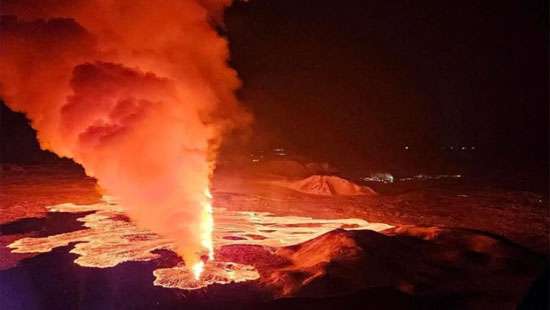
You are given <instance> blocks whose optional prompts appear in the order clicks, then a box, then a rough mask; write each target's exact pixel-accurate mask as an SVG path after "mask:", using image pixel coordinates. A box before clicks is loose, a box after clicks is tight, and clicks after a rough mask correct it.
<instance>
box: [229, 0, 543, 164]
mask: <svg viewBox="0 0 550 310" xmlns="http://www.w3.org/2000/svg"><path fill="white" fill-rule="evenodd" d="M504 2H505V3H504ZM547 12H548V9H547V7H545V2H543V1H540V2H536V1H503V3H499V4H498V6H495V5H494V3H493V2H490V1H470V2H468V1H422V2H418V1H338V2H336V1H332V2H329V1H293V0H277V1H250V2H246V3H237V4H236V5H234V7H233V8H232V9H230V10H229V11H228V12H227V14H226V24H227V29H228V33H229V38H230V42H231V49H232V64H233V65H234V66H235V67H236V69H237V70H238V72H239V73H240V76H241V78H242V79H243V81H244V88H243V89H242V92H241V97H242V99H243V101H244V102H245V104H246V105H247V106H249V107H250V108H251V110H252V111H254V113H255V115H256V119H257V120H256V130H255V133H256V134H257V140H256V141H257V142H258V143H259V142H260V141H271V142H272V143H275V144H277V143H279V144H281V145H286V146H289V147H291V148H292V147H294V148H296V149H298V150H299V151H300V152H302V153H310V154H317V155H319V154H324V155H326V156H327V158H345V159H350V160H351V159H358V158H368V159H371V160H381V159H382V158H387V157H388V154H389V153H395V152H396V150H397V149H399V148H401V147H402V146H404V145H410V147H411V149H412V148H415V149H440V148H441V147H442V146H453V145H454V146H461V145H468V146H475V147H477V149H478V151H479V152H485V154H486V156H487V157H492V156H495V157H496V156H502V157H506V159H514V160H516V159H517V160H524V161H531V160H534V159H535V158H536V159H539V160H540V159H543V160H546V159H547V151H548V75H547V70H548V49H547V24H548V18H547V17H548V16H547Z"/></svg>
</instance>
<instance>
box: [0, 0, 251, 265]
mask: <svg viewBox="0 0 550 310" xmlns="http://www.w3.org/2000/svg"><path fill="white" fill-rule="evenodd" d="M25 3H27V4H28V2H27V1H12V2H10V3H6V5H3V6H2V12H0V13H2V14H0V15H6V16H8V15H9V16H12V15H13V16H14V18H8V19H6V20H5V22H6V23H7V24H6V27H1V29H0V37H2V44H1V45H2V46H1V52H0V85H1V86H2V87H0V97H1V98H2V99H4V101H5V102H6V104H7V105H8V106H9V107H10V108H11V109H13V110H16V111H19V112H24V113H25V115H26V116H27V117H28V118H29V119H30V120H31V123H32V127H33V128H34V129H36V131H37V135H38V140H39V142H40V145H41V147H42V148H44V149H47V150H50V151H52V152H54V153H56V154H57V155H59V156H64V157H67V158H71V159H73V160H74V161H75V162H77V163H79V164H81V165H82V167H83V168H84V169H85V172H86V174H87V175H89V176H91V177H94V178H96V179H97V182H98V184H99V186H100V187H101V188H102V190H103V191H104V192H105V193H107V194H109V195H113V196H115V197H117V199H118V202H119V204H120V206H121V207H122V208H123V209H124V211H125V213H126V214H127V215H128V217H130V218H131V220H132V222H133V223H135V224H136V225H138V227H140V228H143V229H147V230H150V231H152V232H154V233H156V234H158V235H160V236H162V237H165V238H167V239H170V240H172V241H173V243H174V244H175V247H176V252H177V254H178V255H180V256H181V257H182V258H183V260H184V261H185V263H186V264H188V265H189V266H194V265H195V264H198V263H199V262H200V261H201V254H202V252H203V251H205V250H206V251H208V258H209V259H210V260H211V259H213V257H214V252H213V245H212V236H211V234H212V230H213V220H212V207H211V206H210V198H209V193H208V190H206V191H207V192H206V194H205V193H204V191H205V188H208V186H209V183H210V177H211V175H212V171H213V167H214V166H215V161H216V153H217V151H218V147H219V145H220V143H221V140H222V138H223V136H224V134H225V133H226V132H228V131H230V130H231V129H233V128H235V127H237V126H242V125H243V124H244V125H246V124H247V123H249V121H250V117H249V115H248V113H246V112H244V111H243V110H242V109H241V108H240V105H239V102H238V100H237V98H236V97H235V94H234V93H235V90H237V89H238V88H239V86H240V81H239V79H238V76H237V73H236V72H235V70H233V69H232V68H230V67H229V66H228V64H227V63H228V62H227V60H228V57H229V49H228V44H227V41H226V39H225V38H224V37H222V36H220V35H219V33H218V32H217V31H216V29H215V25H214V24H213V21H217V22H222V21H221V18H222V17H223V9H224V8H225V7H227V6H228V5H230V3H231V1H230V0H211V1H201V0H187V1H181V0H166V1H134V0H116V1H103V0H88V1H68V2H67V1H61V2H59V1H45V2H44V1H42V2H41V4H40V5H39V6H28V5H25ZM152 13H153V14H152ZM15 17H16V18H15ZM3 22H4V20H3ZM196 269H197V270H198V269H199V268H196Z"/></svg>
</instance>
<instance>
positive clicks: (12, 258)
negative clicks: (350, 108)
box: [0, 166, 549, 309]
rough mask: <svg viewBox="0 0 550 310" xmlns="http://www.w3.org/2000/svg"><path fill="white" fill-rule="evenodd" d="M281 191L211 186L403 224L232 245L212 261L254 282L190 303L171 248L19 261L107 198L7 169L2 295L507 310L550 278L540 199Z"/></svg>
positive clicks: (1, 182)
mask: <svg viewBox="0 0 550 310" xmlns="http://www.w3.org/2000/svg"><path fill="white" fill-rule="evenodd" d="M281 182H282V183H281ZM285 182H287V183H288V182H290V183H292V182H295V180H294V179H285V178H282V177H280V176H275V175H273V174H269V175H268V174H258V173H249V172H246V173H240V174H237V173H233V172H231V173H228V172H227V171H226V172H224V171H223V170H222V171H220V172H219V173H218V174H217V175H216V178H215V182H214V187H213V194H214V205H215V206H216V207H217V208H223V209H225V210H228V211H229V212H240V211H246V212H251V211H254V212H269V213H271V214H273V215H275V216H281V217H284V218H288V217H289V216H301V217H314V218H317V219H340V220H341V219H350V218H356V219H362V220H366V221H368V222H370V223H385V224H389V225H391V226H394V227H393V228H391V229H388V230H385V231H383V232H382V233H376V232H373V231H368V230H366V231H363V230H357V231H345V230H335V231H332V232H328V233H326V234H324V235H322V236H319V237H316V238H314V239H313V240H310V241H305V242H303V241H301V242H300V244H298V245H294V246H286V247H285V246H284V245H285V244H282V245H273V246H268V247H263V246H261V242H260V245H258V244H254V242H246V241H243V242H233V244H231V242H228V244H227V245H226V246H225V247H220V249H219V251H218V255H217V257H220V259H225V260H226V261H232V262H235V263H240V264H245V265H251V266H254V267H255V268H256V270H257V271H258V272H259V274H260V275H261V278H260V279H259V280H256V281H250V282H244V283H238V284H230V285H213V286H210V287H208V288H205V289H201V290H199V291H192V292H189V291H182V290H179V289H167V288H162V287H159V286H153V285H152V283H153V282H154V276H153V272H154V271H155V270H158V269H162V268H168V270H169V269H170V268H172V267H174V266H177V265H178V264H179V259H178V258H177V257H176V256H175V255H174V254H173V253H172V252H171V251H170V250H169V248H168V249H165V248H162V247H161V248H158V249H154V250H153V252H152V253H153V254H154V259H151V260H147V261H144V262H136V261H132V260H129V261H127V262H125V263H121V264H119V265H117V266H116V267H113V268H101V269H98V268H85V267H81V266H79V265H77V264H75V263H74V261H75V259H79V255H77V254H71V253H69V250H70V249H72V248H74V246H75V242H82V240H72V241H71V242H70V243H69V244H68V245H60V246H58V247H52V248H51V249H49V252H46V253H43V254H39V253H36V252H31V253H11V250H10V249H9V248H7V247H6V246H7V245H9V244H12V243H13V242H15V241H16V240H20V239H22V238H26V237H27V238H28V237H30V238H40V237H42V238H46V237H48V236H54V235H60V234H66V233H68V232H71V231H73V232H75V234H77V235H78V234H81V233H82V232H81V231H82V229H83V227H82V222H79V221H77V219H78V218H82V217H85V216H86V215H90V214H93V212H95V211H93V210H90V211H88V212H78V213H68V212H56V213H55V212H54V213H48V212H47V207H48V206H52V205H56V204H61V203H74V204H77V205H83V204H84V205H86V204H93V203H97V202H98V201H99V200H100V197H101V195H99V194H98V193H97V191H96V187H95V182H94V180H93V179H89V178H86V177H84V176H83V175H82V173H81V171H80V170H78V169H75V168H74V167H69V166H48V167H45V166H34V167H31V166H24V167H18V166H16V167H8V168H7V169H6V168H4V170H3V173H2V177H1V178H0V188H1V191H0V199H1V200H0V208H1V211H2V212H1V213H0V229H1V236H0V280H1V281H0V282H1V283H2V284H1V287H0V294H1V295H2V296H1V297H2V299H3V300H4V301H5V302H6V303H7V304H8V305H12V306H13V307H14V308H26V309H33V308H44V305H45V304H47V303H51V305H58V306H60V307H63V306H65V307H77V306H78V307H81V308H103V309H105V308H107V309H109V308H132V307H134V308H135V307H140V306H143V307H142V308H154V307H159V308H169V307H175V306H178V305H179V306H181V305H190V306H193V307H197V306H203V307H214V308H215V307H216V306H217V305H218V306H219V305H220V304H224V305H234V306H235V307H246V306H250V305H255V306H258V305H261V306H262V307H266V308H270V307H273V308H280V307H304V306H317V307H321V308H327V307H332V306H334V307H337V306H338V307H341V306H359V305H363V306H365V305H366V306H372V307H373V308H377V307H378V308H380V307H385V308H414V307H419V308H422V307H441V306H443V305H445V306H446V307H448V308H480V307H485V308H498V307H500V308H510V309H511V308H514V307H515V306H516V305H517V304H518V303H519V302H520V301H521V300H522V298H523V297H524V296H525V295H526V294H527V292H528V289H529V286H530V285H531V284H532V283H533V282H534V280H535V279H536V278H537V276H539V275H540V274H542V273H543V270H544V268H545V264H546V260H547V256H546V253H547V252H548V238H547V236H548V224H549V216H548V209H547V203H548V201H547V196H545V195H544V194H540V193H531V192H523V191H512V190H501V189H495V188H491V187H489V186H480V185H479V184H477V185H475V186H473V185H471V183H472V182H469V180H468V179H467V177H465V178H461V179H460V180H450V181H437V182H435V181H434V182H431V181H430V182H427V181H426V182H416V183H410V182H409V183H403V184H391V185H387V186H383V187H379V188H376V187H375V188H376V189H377V190H378V191H379V192H380V193H381V194H379V195H357V196H330V195H309V194H305V193H303V192H299V191H296V190H295V189H293V188H291V187H285V186H283V185H284V183H285ZM114 220H115V221H120V223H122V222H127V219H125V218H123V217H118V216H117V217H114ZM240 237H242V235H240ZM50 239H51V238H50ZM77 239H78V238H77ZM235 240H237V239H233V241H235ZM251 240H252V239H251ZM304 240H305V239H304ZM247 243H248V245H247ZM80 257H82V256H81V255H80ZM280 297H286V298H283V299H280ZM319 298H321V299H319ZM128 300H132V301H131V302H129V301H128Z"/></svg>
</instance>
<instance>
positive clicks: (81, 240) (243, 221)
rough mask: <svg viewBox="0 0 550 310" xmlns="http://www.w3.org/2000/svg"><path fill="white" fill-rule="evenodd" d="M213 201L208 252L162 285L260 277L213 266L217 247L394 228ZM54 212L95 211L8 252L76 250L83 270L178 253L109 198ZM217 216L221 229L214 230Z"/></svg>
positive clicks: (228, 265) (160, 279)
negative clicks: (77, 226) (76, 225)
mask: <svg viewBox="0 0 550 310" xmlns="http://www.w3.org/2000/svg"><path fill="white" fill-rule="evenodd" d="M205 197H206V198H208V199H206V200H205V201H206V202H207V203H205V204H204V205H203V207H204V213H203V216H204V220H203V222H202V226H201V227H202V229H203V230H202V232H203V233H204V234H203V235H202V237H203V240H202V241H203V242H204V243H202V245H203V246H204V249H206V250H208V255H204V256H203V257H202V260H199V261H198V262H196V263H194V264H190V265H191V266H189V265H184V264H183V262H181V263H179V264H177V265H176V266H174V267H170V268H160V269H156V270H154V271H153V274H154V275H155V281H154V284H155V285H157V286H163V287H169V288H179V289H185V290H193V289H199V288H202V287H206V286H208V285H212V284H216V283H217V284H228V283H239V282H245V281H252V280H256V279H258V278H259V277H260V275H259V273H258V271H257V270H256V269H255V267H254V266H250V265H243V264H237V263H234V262H227V261H225V262H222V261H214V260H213V258H214V248H218V249H220V248H222V247H225V246H236V245H257V246H262V247H268V248H277V247H285V246H290V245H296V244H300V243H303V242H306V241H308V240H311V239H314V238H316V237H318V236H320V235H322V234H324V233H326V232H329V231H331V230H334V229H346V230H358V229H369V230H374V231H382V230H385V229H388V228H391V227H392V226H390V225H387V224H383V223H369V222H367V221H365V220H362V219H357V218H348V219H314V218H309V217H299V216H276V215H274V214H271V213H269V212H243V211H231V210H227V209H224V208H215V211H216V212H215V213H214V212H213V209H214V208H213V207H212V205H211V204H210V198H209V195H208V192H205ZM47 208H48V210H49V211H50V212H69V213H80V212H93V213H91V214H87V215H84V216H83V217H81V218H79V219H78V221H79V222H82V223H83V226H84V228H83V229H81V230H76V231H71V232H67V233H61V234H56V235H50V236H46V237H28V238H23V239H19V240H17V241H15V242H13V243H11V244H10V245H8V248H10V249H11V251H12V252H13V253H46V252H49V251H51V250H52V249H54V248H57V247H63V246H67V245H70V244H74V245H72V247H73V248H72V249H71V250H70V252H71V253H73V254H76V255H77V256H78V257H77V258H76V259H75V263H76V264H77V265H79V266H84V267H95V268H109V267H115V266H117V265H119V264H121V263H124V262H129V261H151V260H155V259H158V258H160V254H159V253H158V252H157V251H158V250H168V251H173V252H176V253H177V252H178V248H177V246H176V244H175V243H174V240H172V239H170V238H165V237H162V236H159V235H157V234H154V233H152V232H151V231H149V230H147V229H143V228H140V227H138V226H136V225H135V224H134V223H132V222H130V221H128V219H127V218H126V217H125V211H124V209H123V208H121V206H120V205H119V203H118V201H116V200H113V199H112V198H111V197H107V196H104V197H103V201H101V202H99V203H97V204H91V205H75V204H71V203H65V204H59V205H54V206H49V207H47ZM214 216H215V217H216V219H215V220H216V223H217V225H216V229H215V230H214Z"/></svg>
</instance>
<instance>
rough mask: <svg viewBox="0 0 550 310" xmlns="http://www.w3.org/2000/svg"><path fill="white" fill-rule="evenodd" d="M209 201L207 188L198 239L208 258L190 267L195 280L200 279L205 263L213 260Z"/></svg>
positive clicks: (212, 219) (209, 196)
mask: <svg viewBox="0 0 550 310" xmlns="http://www.w3.org/2000/svg"><path fill="white" fill-rule="evenodd" d="M211 200H212V194H210V190H209V189H208V188H207V189H205V190H204V201H203V202H202V211H201V212H202V213H201V222H200V239H201V246H202V247H203V248H204V249H205V250H206V251H207V254H208V256H207V257H206V258H204V259H201V260H199V261H198V262H197V263H195V264H193V266H191V270H192V271H193V275H194V276H195V279H196V280H199V279H200V277H201V274H202V272H203V271H204V264H205V261H208V260H214V242H213V241H212V234H213V233H214V215H213V212H214V211H213V208H212V203H211Z"/></svg>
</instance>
